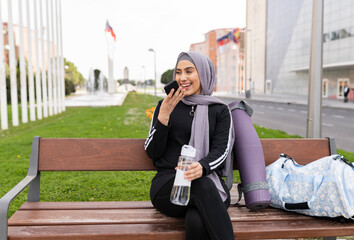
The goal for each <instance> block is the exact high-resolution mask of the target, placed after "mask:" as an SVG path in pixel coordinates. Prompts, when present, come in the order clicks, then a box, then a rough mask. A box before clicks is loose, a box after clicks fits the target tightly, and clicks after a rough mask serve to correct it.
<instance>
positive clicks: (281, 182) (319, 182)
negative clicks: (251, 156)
mask: <svg viewBox="0 0 354 240" xmlns="http://www.w3.org/2000/svg"><path fill="white" fill-rule="evenodd" d="M266 177H267V184H268V190H269V193H270V195H271V200H270V205H271V206H273V207H276V208H281V209H285V210H288V211H295V212H298V213H302V214H306V215H311V216H319V217H332V218H334V217H344V218H346V219H352V220H354V165H353V163H351V162H350V161H348V160H346V159H345V158H343V157H341V156H339V155H332V156H327V157H324V158H321V159H318V160H316V161H314V162H311V163H309V164H306V165H299V164H297V163H296V162H295V160H294V159H292V158H291V157H289V156H288V155H286V154H281V155H280V158H279V159H278V160H277V161H275V162H274V163H272V164H270V165H269V166H268V167H267V168H266Z"/></svg>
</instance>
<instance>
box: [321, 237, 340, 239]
mask: <svg viewBox="0 0 354 240" xmlns="http://www.w3.org/2000/svg"><path fill="white" fill-rule="evenodd" d="M336 239H337V237H324V238H323V240H336Z"/></svg>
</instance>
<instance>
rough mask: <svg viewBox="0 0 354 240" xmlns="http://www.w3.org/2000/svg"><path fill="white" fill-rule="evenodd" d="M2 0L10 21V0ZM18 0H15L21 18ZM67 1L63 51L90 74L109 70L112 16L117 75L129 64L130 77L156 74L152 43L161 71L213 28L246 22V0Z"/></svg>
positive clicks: (69, 58)
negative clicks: (107, 33)
mask: <svg viewBox="0 0 354 240" xmlns="http://www.w3.org/2000/svg"><path fill="white" fill-rule="evenodd" d="M0 1H1V5H2V6H1V7H2V8H3V9H1V11H2V13H3V16H4V17H3V21H4V20H5V21H6V18H7V16H6V11H5V10H6V6H7V4H6V2H7V1H5V0H0ZM17 1H18V0H12V2H13V9H14V10H13V11H14V15H13V18H14V23H15V24H16V23H18V14H17V16H16V13H18V10H17V4H16V3H17ZM30 1H33V0H30ZM43 1H45V0H43ZM25 2H26V1H23V5H24V6H23V8H24V9H25ZM37 2H38V1H37ZM37 4H38V3H37ZM61 5H62V21H63V54H64V57H65V58H66V59H67V60H69V61H71V62H73V63H74V64H75V65H76V66H77V68H78V70H79V71H80V72H81V73H82V75H83V76H84V77H85V78H87V77H88V75H89V72H90V69H91V68H92V69H100V70H101V71H103V73H104V74H105V75H106V76H108V48H107V39H106V34H105V31H104V30H105V27H106V21H107V20H108V21H109V23H110V25H111V27H112V28H113V31H114V32H115V34H116V42H115V50H114V52H113V56H114V57H113V59H114V78H115V79H120V78H123V70H124V68H125V67H128V69H129V79H131V80H138V81H142V80H146V79H153V78H154V53H153V52H149V51H148V49H150V48H152V49H154V50H155V53H156V72H157V75H158V76H159V75H161V74H162V73H163V72H165V71H166V70H167V69H171V68H173V67H174V65H175V63H176V59H177V56H178V54H179V53H180V52H182V51H188V50H189V48H190V45H191V44H192V43H197V42H202V41H204V40H205V37H204V34H205V33H207V32H208V31H210V30H213V29H217V28H236V27H239V28H243V27H245V26H246V0H222V1H217V0H178V1H175V0H174V1H171V0H61ZM43 6H45V4H44V2H43ZM24 11H25V10H24ZM44 14H45V8H44ZM24 18H25V16H24ZM24 24H25V25H26V23H24ZM32 27H33V23H32Z"/></svg>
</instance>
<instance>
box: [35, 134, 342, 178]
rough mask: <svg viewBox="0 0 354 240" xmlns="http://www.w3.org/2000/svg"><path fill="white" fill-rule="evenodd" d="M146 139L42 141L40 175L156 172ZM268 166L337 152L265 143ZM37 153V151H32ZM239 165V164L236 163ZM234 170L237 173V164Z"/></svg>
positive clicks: (315, 145)
mask: <svg viewBox="0 0 354 240" xmlns="http://www.w3.org/2000/svg"><path fill="white" fill-rule="evenodd" d="M144 142H145V139H108V138H101V139H97V138H80V139H78V138H39V151H38V170H39V171H131V170H136V171H143V170H155V167H154V166H153V164H152V160H151V159H150V158H149V157H148V156H147V154H146V152H145V150H144ZM261 144H262V147H263V152H264V158H265V162H266V165H269V164H270V163H272V162H274V161H275V160H277V159H278V158H279V154H280V153H286V154H288V155H290V156H291V157H293V158H294V159H295V160H296V161H297V162H298V163H299V164H306V163H309V162H311V161H313V160H315V159H318V158H321V157H324V156H328V155H330V154H334V153H335V152H336V148H335V143H334V140H333V139H327V138H323V139H322V138H321V139H261ZM32 151H33V149H32ZM236 161H237V160H236ZM236 161H235V164H234V169H237V164H236Z"/></svg>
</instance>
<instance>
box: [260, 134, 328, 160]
mask: <svg viewBox="0 0 354 240" xmlns="http://www.w3.org/2000/svg"><path fill="white" fill-rule="evenodd" d="M261 144H262V148H263V153H264V160H265V163H266V166H268V165H269V164H271V163H272V162H274V161H275V160H277V159H278V158H279V155H280V154H281V153H286V154H288V155H289V156H291V157H292V158H293V159H295V161H296V162H297V163H299V164H307V163H310V162H312V161H314V160H316V159H319V158H322V157H325V156H328V155H330V152H329V142H328V140H327V139H310V138H306V139H304V138H299V139H261Z"/></svg>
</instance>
